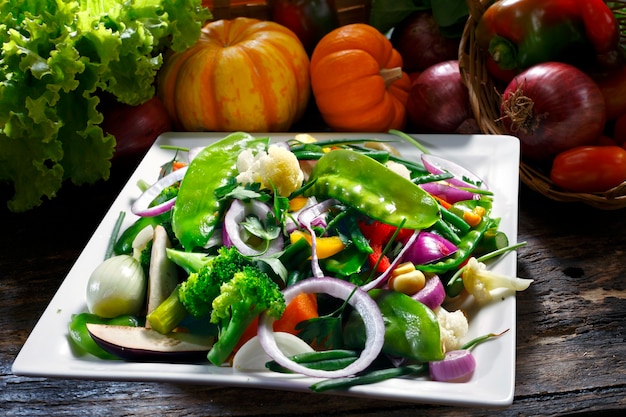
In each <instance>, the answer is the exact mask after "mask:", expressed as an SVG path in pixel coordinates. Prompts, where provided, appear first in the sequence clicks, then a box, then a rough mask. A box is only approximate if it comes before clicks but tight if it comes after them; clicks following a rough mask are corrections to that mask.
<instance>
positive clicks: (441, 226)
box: [433, 219, 461, 245]
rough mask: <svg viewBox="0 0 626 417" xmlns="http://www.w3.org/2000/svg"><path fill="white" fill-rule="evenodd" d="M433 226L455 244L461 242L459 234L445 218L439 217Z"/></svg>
mask: <svg viewBox="0 0 626 417" xmlns="http://www.w3.org/2000/svg"><path fill="white" fill-rule="evenodd" d="M433 228H434V229H435V230H436V231H438V232H439V233H440V234H441V235H442V236H443V237H445V238H446V239H448V240H449V241H450V242H452V243H454V244H455V245H459V244H460V243H461V238H460V237H459V235H458V234H457V233H456V231H455V230H454V229H453V228H452V227H451V226H450V225H449V224H448V223H447V222H446V221H445V220H443V219H438V220H437V221H436V222H435V224H434V225H433Z"/></svg>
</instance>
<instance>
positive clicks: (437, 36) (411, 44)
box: [390, 11, 459, 74]
mask: <svg viewBox="0 0 626 417" xmlns="http://www.w3.org/2000/svg"><path fill="white" fill-rule="evenodd" d="M390 40H391V43H392V45H393V46H394V48H395V49H396V50H397V51H398V52H399V53H400V55H401V56H402V69H403V70H404V71H405V72H407V73H409V74H410V73H412V72H416V71H417V72H419V71H424V70H425V69H427V68H428V67H430V66H431V65H435V64H437V63H438V62H442V61H447V60H450V59H456V58H457V57H458V56H459V38H449V37H446V36H444V35H443V34H442V33H441V29H440V28H439V25H438V24H437V21H436V20H435V18H434V17H433V14H432V12H431V11H418V12H413V13H411V14H410V15H409V16H407V17H406V18H404V19H403V20H402V21H401V22H400V23H398V24H397V25H396V26H395V27H394V29H393V32H392V33H391V37H390Z"/></svg>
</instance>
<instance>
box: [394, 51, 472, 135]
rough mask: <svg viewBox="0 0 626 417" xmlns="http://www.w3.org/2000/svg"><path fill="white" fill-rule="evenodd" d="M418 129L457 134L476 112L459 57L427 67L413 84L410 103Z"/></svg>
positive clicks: (409, 115)
mask: <svg viewBox="0 0 626 417" xmlns="http://www.w3.org/2000/svg"><path fill="white" fill-rule="evenodd" d="M406 111H407V116H408V119H409V121H410V122H411V123H412V124H413V125H414V126H415V128H416V129H417V131H418V132H434V133H454V132H455V131H456V130H457V129H458V128H459V126H461V125H462V124H463V122H465V121H466V120H468V119H472V118H473V117H474V116H473V113H472V109H471V107H470V101H469V91H468V89H467V86H466V85H465V84H464V83H463V80H462V78H461V73H460V71H459V63H458V61H456V60H451V61H444V62H440V63H437V64H435V65H432V66H430V67H428V68H426V69H425V70H424V71H423V72H422V73H421V74H420V75H419V76H418V77H417V78H416V79H415V80H414V81H413V83H412V84H411V90H410V93H409V99H408V101H407V104H406Z"/></svg>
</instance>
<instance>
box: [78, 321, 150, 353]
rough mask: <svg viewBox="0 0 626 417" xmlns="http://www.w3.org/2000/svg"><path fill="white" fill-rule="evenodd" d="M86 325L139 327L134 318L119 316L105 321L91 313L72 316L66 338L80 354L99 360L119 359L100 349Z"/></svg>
mask: <svg viewBox="0 0 626 417" xmlns="http://www.w3.org/2000/svg"><path fill="white" fill-rule="evenodd" d="M87 323H95V324H110V325H118V326H130V327H137V326H139V325H141V323H140V322H139V320H138V319H137V317H135V316H128V315H124V316H119V317H115V318H112V319H105V318H102V317H99V316H97V315H95V314H91V313H80V314H74V315H72V320H71V321H70V323H69V325H68V336H69V338H70V340H71V341H72V343H73V345H74V346H75V347H77V348H78V349H79V350H80V351H81V352H82V353H89V354H91V355H94V356H95V357H97V358H100V359H119V358H118V357H117V356H114V355H111V354H110V353H108V352H107V351H105V350H104V349H102V348H101V347H100V346H99V345H98V344H97V343H96V342H94V340H93V338H92V337H91V335H90V334H89V330H87Z"/></svg>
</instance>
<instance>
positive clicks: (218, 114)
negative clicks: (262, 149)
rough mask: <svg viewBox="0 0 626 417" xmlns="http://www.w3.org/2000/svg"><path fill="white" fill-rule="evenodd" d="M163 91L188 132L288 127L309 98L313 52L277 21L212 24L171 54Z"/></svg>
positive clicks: (163, 72)
mask: <svg viewBox="0 0 626 417" xmlns="http://www.w3.org/2000/svg"><path fill="white" fill-rule="evenodd" d="M157 91H158V95H159V97H160V98H161V100H162V101H163V104H164V105H165V107H166V108H167V110H168V113H169V114H170V115H171V117H172V119H173V121H174V124H175V126H176V127H177V128H179V129H182V130H186V131H246V132H279V131H286V130H288V129H289V127H290V126H291V125H292V124H293V123H294V122H296V121H297V120H298V119H300V117H302V115H303V113H304V111H305V110H306V106H307V103H308V100H309V97H310V79H309V58H308V55H307V53H306V52H305V50H304V47H303V46H302V43H301V42H300V41H299V40H298V38H297V37H296V35H295V34H294V33H293V32H291V31H290V30H289V29H287V28H286V27H284V26H282V25H279V24H278V23H274V22H268V21H261V20H257V19H250V18H243V17H238V18H235V19H232V20H218V21H214V22H209V23H208V24H206V25H205V26H204V27H203V28H202V32H201V35H200V38H199V39H198V41H197V43H196V44H195V45H194V46H192V47H190V48H189V49H187V50H186V51H183V52H179V53H174V54H172V55H170V56H168V57H167V58H166V60H165V62H164V64H163V67H162V68H161V70H160V71H159V76H158V90H157Z"/></svg>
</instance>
